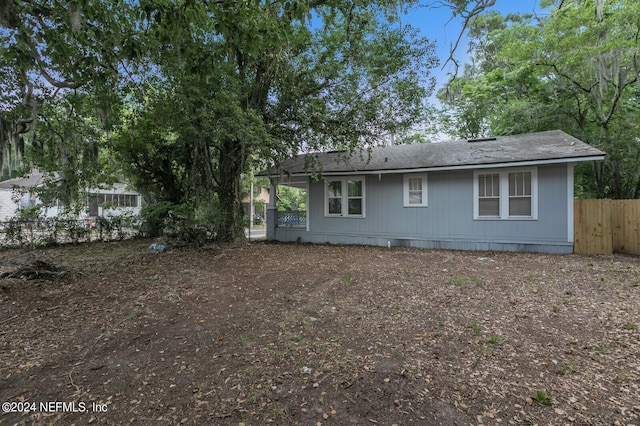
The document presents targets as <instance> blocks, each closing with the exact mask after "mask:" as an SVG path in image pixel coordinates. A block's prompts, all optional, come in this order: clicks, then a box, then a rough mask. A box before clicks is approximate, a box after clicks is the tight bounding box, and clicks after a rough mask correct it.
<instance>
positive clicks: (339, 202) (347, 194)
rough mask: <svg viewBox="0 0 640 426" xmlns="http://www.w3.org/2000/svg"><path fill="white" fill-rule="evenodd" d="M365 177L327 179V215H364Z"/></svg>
mask: <svg viewBox="0 0 640 426" xmlns="http://www.w3.org/2000/svg"><path fill="white" fill-rule="evenodd" d="M364 187H365V185H364V178H361V177H357V178H356V177H352V178H339V179H331V180H327V181H326V185H325V194H326V197H325V200H326V202H325V215H326V216H346V217H348V216H351V217H364V205H365V204H364Z"/></svg>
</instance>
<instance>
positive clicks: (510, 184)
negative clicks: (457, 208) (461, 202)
mask: <svg viewBox="0 0 640 426" xmlns="http://www.w3.org/2000/svg"><path fill="white" fill-rule="evenodd" d="M537 187H538V176H537V169H536V168H528V169H515V170H514V169H508V170H488V171H477V172H475V173H474V219H537V218H538V208H537Z"/></svg>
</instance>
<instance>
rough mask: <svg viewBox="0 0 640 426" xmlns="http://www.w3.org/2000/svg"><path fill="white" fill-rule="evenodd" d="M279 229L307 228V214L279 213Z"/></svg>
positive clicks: (294, 212) (304, 212) (295, 211)
mask: <svg viewBox="0 0 640 426" xmlns="http://www.w3.org/2000/svg"><path fill="white" fill-rule="evenodd" d="M278 226H279V227H295V228H303V227H306V226H307V212H306V211H300V210H290V211H279V212H278Z"/></svg>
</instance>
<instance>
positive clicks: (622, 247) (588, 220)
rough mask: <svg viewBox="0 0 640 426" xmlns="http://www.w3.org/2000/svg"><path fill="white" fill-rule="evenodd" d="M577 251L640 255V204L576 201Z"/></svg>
mask: <svg viewBox="0 0 640 426" xmlns="http://www.w3.org/2000/svg"><path fill="white" fill-rule="evenodd" d="M573 251H574V252H575V253H579V254H611V253H626V254H635V255H640V200H575V202H574V249H573Z"/></svg>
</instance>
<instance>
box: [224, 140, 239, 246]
mask: <svg viewBox="0 0 640 426" xmlns="http://www.w3.org/2000/svg"><path fill="white" fill-rule="evenodd" d="M242 151H243V150H242V144H241V142H238V141H235V140H232V139H230V138H227V139H226V140H225V141H224V142H223V143H222V146H221V149H220V163H219V164H220V179H219V181H218V199H219V200H220V209H221V214H222V223H221V224H220V235H219V236H218V237H219V238H220V240H221V241H225V242H232V241H235V240H238V239H240V238H243V237H244V225H243V221H242V202H241V200H240V174H241V173H242V165H243V163H244V159H243V155H244V153H243V152H242Z"/></svg>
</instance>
